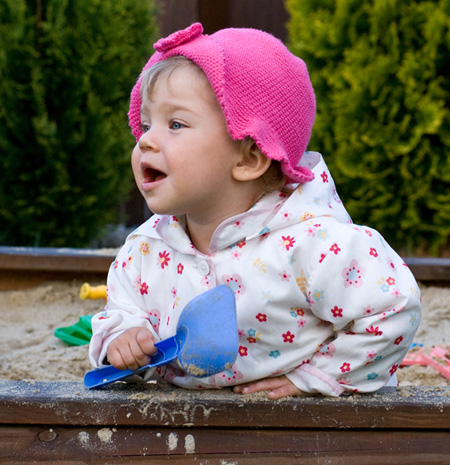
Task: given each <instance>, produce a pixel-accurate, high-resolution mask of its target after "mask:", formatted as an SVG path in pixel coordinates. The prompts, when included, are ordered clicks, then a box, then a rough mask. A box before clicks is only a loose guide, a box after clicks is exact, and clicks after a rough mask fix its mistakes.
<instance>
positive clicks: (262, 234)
mask: <svg viewBox="0 0 450 465" xmlns="http://www.w3.org/2000/svg"><path fill="white" fill-rule="evenodd" d="M269 233H270V228H268V227H267V226H266V227H265V228H263V229H261V231H260V232H259V235H260V236H264V234H269Z"/></svg>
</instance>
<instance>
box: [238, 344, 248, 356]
mask: <svg viewBox="0 0 450 465" xmlns="http://www.w3.org/2000/svg"><path fill="white" fill-rule="evenodd" d="M238 352H239V355H240V356H241V357H247V355H248V349H247V347H244V346H239V350H238Z"/></svg>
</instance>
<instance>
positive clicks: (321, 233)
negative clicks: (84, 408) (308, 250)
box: [316, 229, 328, 240]
mask: <svg viewBox="0 0 450 465" xmlns="http://www.w3.org/2000/svg"><path fill="white" fill-rule="evenodd" d="M316 237H317V238H318V239H322V240H325V239H328V231H327V230H326V229H319V230H318V231H317V233H316Z"/></svg>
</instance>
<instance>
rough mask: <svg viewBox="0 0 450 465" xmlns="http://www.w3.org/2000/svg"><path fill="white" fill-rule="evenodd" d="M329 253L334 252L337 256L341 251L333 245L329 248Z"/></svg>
mask: <svg viewBox="0 0 450 465" xmlns="http://www.w3.org/2000/svg"><path fill="white" fill-rule="evenodd" d="M330 251H331V252H334V254H335V255H337V254H338V253H339V252H340V251H341V249H340V248H339V246H338V245H337V244H333V245H332V246H331V247H330Z"/></svg>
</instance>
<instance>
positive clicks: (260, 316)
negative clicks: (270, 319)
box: [256, 313, 267, 323]
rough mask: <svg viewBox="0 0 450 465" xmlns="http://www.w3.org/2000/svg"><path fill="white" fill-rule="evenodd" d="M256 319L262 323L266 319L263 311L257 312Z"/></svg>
mask: <svg viewBox="0 0 450 465" xmlns="http://www.w3.org/2000/svg"><path fill="white" fill-rule="evenodd" d="M256 319H257V320H259V321H260V322H261V323H263V322H264V321H267V315H264V313H258V314H257V315H256Z"/></svg>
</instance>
